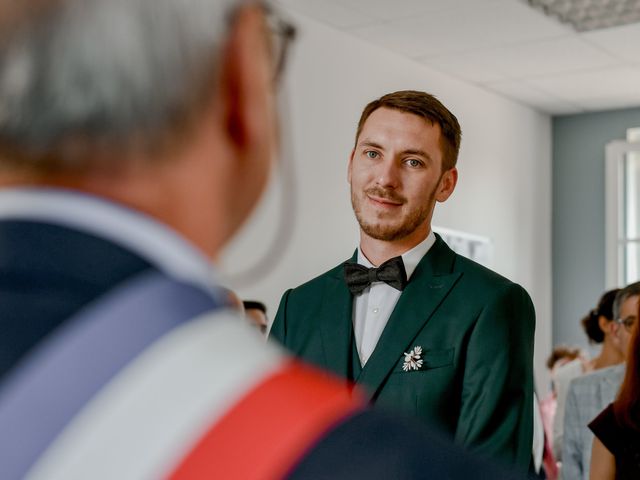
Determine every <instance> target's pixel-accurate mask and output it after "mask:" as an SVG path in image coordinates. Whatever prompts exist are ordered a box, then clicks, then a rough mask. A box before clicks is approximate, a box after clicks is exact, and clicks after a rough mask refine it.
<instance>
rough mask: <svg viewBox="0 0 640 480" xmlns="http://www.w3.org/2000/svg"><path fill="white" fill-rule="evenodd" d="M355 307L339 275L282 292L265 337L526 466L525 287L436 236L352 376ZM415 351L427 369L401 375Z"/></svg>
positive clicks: (529, 312) (529, 398) (529, 309)
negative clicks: (418, 350) (370, 350)
mask: <svg viewBox="0 0 640 480" xmlns="http://www.w3.org/2000/svg"><path fill="white" fill-rule="evenodd" d="M355 259H356V257H355V255H354V257H353V258H352V261H355ZM352 307H353V296H352V295H351V293H350V292H349V290H348V288H347V285H346V283H345V280H344V276H343V268H342V265H339V266H338V267H336V268H334V269H332V270H330V271H328V272H326V273H324V274H323V275H320V276H319V277H316V278H315V279H313V280H311V281H310V282H307V283H305V284H303V285H301V286H299V287H297V288H295V289H293V290H288V291H287V292H285V294H284V295H283V297H282V300H281V302H280V307H279V308H278V313H277V315H276V318H275V320H274V323H273V327H272V329H271V334H270V335H271V337H273V338H276V339H277V340H279V341H280V342H281V343H282V344H283V345H285V346H286V347H287V348H289V349H290V350H291V351H293V352H294V353H295V354H296V355H297V356H299V357H301V358H303V359H305V360H307V361H308V362H310V363H312V364H315V365H318V366H320V367H322V368H325V369H328V370H330V371H332V372H334V373H336V374H338V375H339V376H342V377H344V378H349V376H350V375H352V376H353V380H354V381H355V382H356V383H357V384H359V385H360V386H361V387H363V389H364V390H365V391H366V392H367V394H368V395H369V397H370V399H371V400H372V402H374V403H376V404H377V405H385V406H389V407H391V408H395V409H396V410H401V411H404V412H406V413H409V414H412V415H415V416H417V417H420V418H422V419H423V420H425V421H426V422H427V423H428V424H431V425H433V426H435V427H437V428H440V429H441V430H443V431H444V432H446V433H448V434H449V435H450V436H452V437H453V438H454V439H455V441H456V442H458V443H460V444H462V445H464V446H468V447H470V448H472V449H473V450H475V451H477V452H479V453H481V454H485V455H487V456H490V457H493V458H501V459H503V460H506V461H507V462H509V463H511V464H515V465H518V466H520V467H522V470H525V469H526V468H527V467H528V466H529V462H530V460H531V447H532V437H533V433H532V429H533V337H534V326H535V313H534V309H533V305H532V303H531V299H530V298H529V295H528V294H527V292H526V291H525V290H524V289H523V288H522V287H520V286H519V285H517V284H515V283H513V282H511V281H509V280H507V279H506V278H504V277H501V276H500V275H498V274H496V273H494V272H492V271H491V270H488V269H486V268H484V267H482V266H481V265H479V264H477V263H475V262H472V261H471V260H468V259H466V258H464V257H462V256H460V255H457V254H456V253H454V252H453V251H452V250H451V249H450V248H449V247H448V246H447V245H446V243H445V242H444V241H443V240H442V239H441V238H440V237H439V236H438V237H437V239H436V243H435V244H434V245H433V247H432V248H431V249H430V250H429V252H428V253H427V254H426V255H425V256H424V257H423V259H422V260H421V261H420V263H419V264H418V266H417V268H416V270H415V271H414V273H413V275H412V276H411V279H410V281H409V284H408V285H407V287H406V288H405V290H404V291H403V293H402V295H401V296H400V299H399V300H398V303H397V305H396V307H395V309H394V311H393V313H392V314H391V317H390V318H389V321H388V323H387V325H386V327H385V329H384V331H383V332H382V335H381V337H380V340H379V341H378V344H377V345H376V348H375V350H374V352H373V354H372V355H371V357H370V358H369V360H368V362H367V363H366V364H365V366H364V367H363V368H362V369H360V367H359V364H358V365H357V367H356V368H355V369H354V367H353V363H354V362H353V358H354V354H353V352H354V346H353V345H354V342H353V321H352ZM416 346H420V347H422V350H423V359H424V364H423V366H422V368H421V369H419V370H417V371H415V370H412V371H409V372H405V371H403V368H402V367H403V363H404V353H405V352H409V351H410V350H411V349H413V348H414V347H416ZM356 358H357V357H356Z"/></svg>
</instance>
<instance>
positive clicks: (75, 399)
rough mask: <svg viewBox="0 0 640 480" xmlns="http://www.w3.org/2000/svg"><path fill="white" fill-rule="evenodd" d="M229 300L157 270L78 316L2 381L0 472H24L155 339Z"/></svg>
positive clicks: (6, 474) (0, 475)
mask: <svg viewBox="0 0 640 480" xmlns="http://www.w3.org/2000/svg"><path fill="white" fill-rule="evenodd" d="M222 306H223V305H222V304H221V303H220V302H219V301H217V300H216V299H214V298H212V296H211V295H210V294H208V293H206V292H204V291H202V290H200V289H198V288H196V287H193V286H190V285H186V284H182V283H178V282H176V281H175V280H172V279H170V278H168V277H166V276H164V275H163V274H161V273H158V272H153V273H151V274H149V273H145V274H143V275H140V276H138V277H136V278H134V279H133V280H131V281H129V282H127V283H126V284H125V285H123V286H121V287H118V288H116V289H115V290H114V291H112V292H110V293H108V294H107V295H105V297H104V298H100V299H98V300H97V301H96V302H94V303H92V304H90V305H89V306H88V307H87V308H85V309H84V310H83V311H81V312H80V313H79V314H78V315H76V316H74V317H73V318H71V319H70V320H69V321H68V322H66V323H65V324H64V325H63V326H62V327H61V328H60V329H59V330H58V331H56V332H54V333H53V334H52V335H51V337H50V338H49V339H47V340H45V341H44V342H43V343H42V344H41V345H40V346H39V347H37V348H36V349H35V351H34V352H33V353H32V354H31V355H29V356H28V357H27V358H26V359H25V361H24V362H23V363H21V364H20V365H19V366H18V367H16V368H15V369H14V371H13V372H10V373H9V375H8V376H7V377H6V381H4V382H3V383H2V384H1V385H0V478H2V479H7V480H10V479H14V478H15V479H17V478H22V477H23V476H24V475H25V474H26V473H27V471H28V470H29V468H30V467H31V466H32V465H33V464H34V463H35V462H36V460H37V459H38V458H39V457H40V455H42V453H43V452H44V451H45V449H46V448H47V447H48V446H49V445H50V444H51V442H52V441H53V440H54V439H55V437H56V436H57V435H58V434H59V433H60V432H61V431H62V430H63V429H64V427H65V426H66V425H67V424H68V423H69V422H70V421H71V420H72V419H73V417H74V416H75V415H76V414H77V413H78V412H79V410H80V409H82V408H83V407H84V405H85V404H86V403H87V402H88V401H89V400H90V399H91V398H92V397H93V396H94V395H95V394H96V393H97V392H98V391H99V390H100V389H101V388H102V387H103V386H104V385H105V384H106V383H107V382H108V381H109V380H111V379H112V378H113V377H114V376H115V375H116V374H117V373H118V372H119V371H120V370H121V369H122V368H123V367H125V366H126V365H127V364H128V363H129V362H131V361H132V360H133V359H134V358H135V357H137V356H138V355H139V354H140V353H141V352H142V351H144V350H145V349H146V348H147V347H148V346H149V345H151V344H152V343H153V342H154V341H156V340H158V339H159V338H160V337H162V336H163V335H165V334H166V333H168V332H169V331H171V330H172V329H173V328H175V327H177V326H178V325H180V324H182V323H184V322H186V321H188V320H190V319H191V318H193V317H196V316H197V315H199V314H201V313H204V312H206V311H211V310H214V309H217V308H221V307H222Z"/></svg>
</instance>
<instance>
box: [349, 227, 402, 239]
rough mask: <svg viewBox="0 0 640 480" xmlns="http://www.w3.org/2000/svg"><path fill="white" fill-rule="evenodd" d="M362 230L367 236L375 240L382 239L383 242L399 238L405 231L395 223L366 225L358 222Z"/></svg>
mask: <svg viewBox="0 0 640 480" xmlns="http://www.w3.org/2000/svg"><path fill="white" fill-rule="evenodd" d="M360 228H361V229H362V231H363V232H364V233H365V234H366V235H367V236H369V237H371V238H373V239H375V240H382V241H384V242H391V241H394V240H399V239H400V238H403V237H405V236H406V233H405V232H403V231H402V229H401V228H398V226H395V225H380V224H378V225H366V224H360Z"/></svg>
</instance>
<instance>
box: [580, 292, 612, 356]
mask: <svg viewBox="0 0 640 480" xmlns="http://www.w3.org/2000/svg"><path fill="white" fill-rule="evenodd" d="M618 291H620V289H619V288H616V289H613V290H609V291H608V292H605V293H604V294H603V295H602V297H600V301H599V302H598V306H597V307H596V308H594V309H593V310H591V311H590V312H589V313H588V314H587V315H586V316H585V317H584V318H583V319H582V322H581V323H582V328H584V331H585V333H586V334H587V337H589V341H590V342H592V343H602V342H603V341H604V332H603V331H602V329H601V328H600V322H599V320H600V317H601V316H603V317H605V318H606V319H608V320H609V321H611V320H613V301H614V300H615V299H616V294H617V293H618Z"/></svg>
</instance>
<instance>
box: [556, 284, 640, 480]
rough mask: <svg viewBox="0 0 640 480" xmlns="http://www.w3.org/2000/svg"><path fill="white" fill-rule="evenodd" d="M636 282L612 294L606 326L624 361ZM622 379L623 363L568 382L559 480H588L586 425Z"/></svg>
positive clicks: (639, 294)
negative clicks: (611, 309) (611, 317)
mask: <svg viewBox="0 0 640 480" xmlns="http://www.w3.org/2000/svg"><path fill="white" fill-rule="evenodd" d="M639 299H640V282H636V283H632V284H630V285H627V286H626V287H624V288H623V289H621V290H620V291H618V293H617V294H616V297H615V300H614V302H613V320H612V321H611V322H609V323H608V324H607V326H608V327H609V333H608V335H610V336H611V337H612V338H611V343H612V344H613V345H615V348H616V349H617V350H618V351H619V352H621V355H622V360H623V361H624V359H625V358H626V354H627V351H628V347H629V340H630V338H631V337H630V330H629V328H628V326H627V324H629V323H631V324H633V323H634V322H636V321H637V313H638V300H639ZM623 376H624V363H618V364H617V365H614V366H612V367H607V368H601V369H598V370H595V371H593V372H590V373H588V374H586V375H583V376H580V377H577V378H575V379H574V380H572V382H571V383H570V384H569V393H568V394H567V402H566V410H565V417H564V442H563V444H562V465H561V469H560V474H561V478H562V479H563V480H588V479H589V467H590V464H591V445H592V442H593V434H592V433H591V431H590V430H589V428H588V424H589V422H590V421H591V420H593V419H594V418H595V417H596V415H597V414H598V413H600V412H601V411H602V410H603V409H604V408H605V407H606V406H607V405H608V404H609V403H611V402H612V401H613V400H614V399H615V397H616V394H617V392H618V388H619V387H620V384H621V383H622V379H623Z"/></svg>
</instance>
